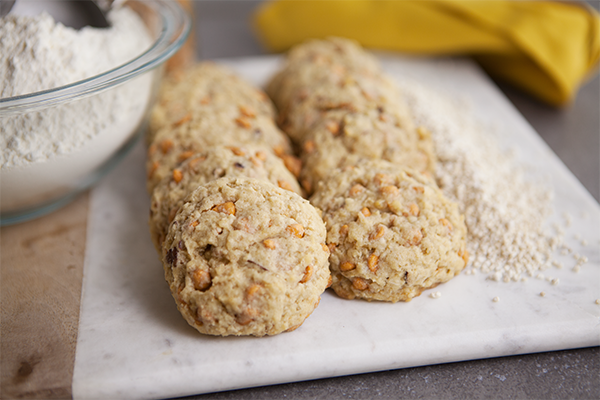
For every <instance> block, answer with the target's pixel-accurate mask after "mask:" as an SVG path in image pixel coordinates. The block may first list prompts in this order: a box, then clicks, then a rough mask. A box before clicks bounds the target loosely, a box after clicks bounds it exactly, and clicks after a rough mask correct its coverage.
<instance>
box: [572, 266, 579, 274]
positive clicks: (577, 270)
mask: <svg viewBox="0 0 600 400" xmlns="http://www.w3.org/2000/svg"><path fill="white" fill-rule="evenodd" d="M579 270H580V268H579V264H577V265H576V266H574V267H573V272H575V273H577V272H579Z"/></svg>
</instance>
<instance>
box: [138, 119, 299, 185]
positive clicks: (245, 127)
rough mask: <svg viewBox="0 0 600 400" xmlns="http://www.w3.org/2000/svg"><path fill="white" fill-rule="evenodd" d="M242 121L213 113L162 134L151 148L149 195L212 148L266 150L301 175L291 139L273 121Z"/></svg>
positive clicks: (149, 154) (149, 151)
mask: <svg viewBox="0 0 600 400" xmlns="http://www.w3.org/2000/svg"><path fill="white" fill-rule="evenodd" d="M240 118H241V116H240V113H239V111H233V112H232V111H230V112H222V113H213V114H211V115H207V116H202V117H201V118H196V117H193V118H191V119H190V120H189V121H186V122H184V123H182V124H181V125H180V126H177V127H175V128H171V127H166V128H163V129H161V130H160V131H158V133H157V134H156V136H155V138H154V139H153V142H152V144H151V145H150V146H149V148H148V156H147V161H146V167H147V171H148V184H147V188H148V192H149V193H152V191H153V189H154V187H155V186H156V185H157V184H158V183H159V182H160V181H161V180H162V179H163V178H165V177H166V176H169V175H171V174H172V172H173V169H174V168H175V167H177V166H178V165H179V164H180V163H181V162H183V161H184V160H186V159H187V158H188V157H190V156H191V155H193V154H195V153H199V152H202V151H204V150H205V149H206V148H207V147H210V146H218V145H224V146H240V145H246V144H252V145H258V146H265V147H268V148H270V149H272V150H273V152H275V154H277V155H278V156H280V157H282V158H283V160H284V162H285V163H286V165H287V166H288V167H290V168H291V169H292V170H293V171H295V173H296V174H298V173H299V164H298V160H297V159H295V158H294V157H293V156H291V155H290V154H291V152H292V149H291V145H290V142H289V139H288V138H287V136H285V134H283V132H281V131H280V130H279V129H278V128H277V126H275V123H274V122H273V120H272V119H271V118H270V117H265V116H260V115H256V116H254V117H252V118H249V117H248V118H244V119H240Z"/></svg>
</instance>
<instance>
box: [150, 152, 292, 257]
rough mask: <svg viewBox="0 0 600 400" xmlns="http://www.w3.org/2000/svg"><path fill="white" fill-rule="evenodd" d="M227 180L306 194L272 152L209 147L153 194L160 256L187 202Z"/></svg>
mask: <svg viewBox="0 0 600 400" xmlns="http://www.w3.org/2000/svg"><path fill="white" fill-rule="evenodd" d="M223 177H229V178H237V177H246V178H253V179H260V180H264V181H267V182H271V183H272V184H274V185H275V186H278V187H280V188H282V189H287V190H291V191H293V192H296V193H298V194H300V195H302V194H303V193H302V190H301V189H300V186H299V184H298V181H297V180H296V178H295V177H294V176H293V175H292V173H291V172H290V171H288V170H287V168H286V167H285V165H284V163H283V161H282V160H281V159H280V158H279V157H277V156H275V154H273V153H272V152H271V150H270V149H269V148H266V147H260V146H252V145H246V146H214V147H208V148H206V150H205V151H203V152H201V153H196V154H194V155H192V156H190V157H189V158H188V159H187V160H186V161H184V162H183V163H181V165H179V166H178V167H177V168H176V169H175V170H173V172H172V173H171V174H170V175H169V176H167V177H165V178H164V179H162V180H161V181H160V183H159V184H158V185H157V186H156V188H155V189H154V191H153V192H152V200H151V202H150V221H149V225H150V236H151V237H152V241H153V243H154V246H155V247H156V248H157V250H158V251H159V252H160V251H161V250H160V249H161V245H162V242H163V240H164V238H165V236H166V233H167V229H168V227H169V223H170V222H171V221H172V219H173V218H174V217H175V213H176V212H177V210H178V209H179V207H181V205H182V204H183V201H184V200H185V198H186V197H187V196H188V195H189V194H190V193H191V192H193V191H194V190H195V189H196V188H198V186H200V185H204V184H206V183H208V182H211V181H214V180H217V179H219V178H223Z"/></svg>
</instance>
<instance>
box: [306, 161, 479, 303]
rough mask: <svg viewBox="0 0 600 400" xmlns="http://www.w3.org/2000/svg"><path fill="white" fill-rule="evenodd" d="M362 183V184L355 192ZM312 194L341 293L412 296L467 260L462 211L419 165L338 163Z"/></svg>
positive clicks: (345, 295) (335, 285)
mask: <svg viewBox="0 0 600 400" xmlns="http://www.w3.org/2000/svg"><path fill="white" fill-rule="evenodd" d="M357 185H360V187H362V188H364V189H363V190H360V191H354V193H351V192H352V190H353V188H356V187H357ZM391 187H394V188H396V189H397V190H390V188H391ZM311 202H312V203H313V204H314V205H315V206H316V207H319V208H321V210H322V211H323V219H324V221H325V223H326V225H327V244H328V246H329V248H330V249H331V256H330V268H331V272H332V278H333V283H332V288H333V290H335V292H336V293H337V294H338V295H339V296H340V297H343V298H346V299H354V298H360V299H366V300H369V301H370V300H381V301H390V302H396V301H410V300H411V299H412V298H413V297H415V296H418V295H419V294H421V292H422V291H423V290H424V289H427V288H431V287H434V286H436V285H438V284H440V283H443V282H446V281H448V280H450V279H451V278H452V277H454V276H455V275H457V274H458V273H459V272H460V271H461V270H462V269H463V268H464V267H465V265H466V263H467V262H468V253H467V251H466V248H465V238H466V234H467V230H466V227H465V223H464V217H463V216H462V215H460V213H459V212H458V206H457V205H456V204H455V203H453V202H452V201H450V200H448V199H447V198H446V197H445V196H444V195H443V194H442V192H441V191H440V190H439V189H438V188H437V186H436V185H435V183H434V182H433V181H432V180H430V179H429V178H427V177H426V176H424V175H422V174H420V173H419V172H416V171H413V170H410V169H405V168H401V167H398V166H395V165H393V164H391V163H389V162H385V161H370V162H364V163H362V164H360V165H357V166H355V167H354V168H350V169H340V170H337V171H334V173H332V174H331V175H330V176H329V177H328V178H327V179H325V180H323V181H321V183H320V184H319V185H318V186H317V190H316V192H315V194H314V195H313V196H312V198H311ZM365 210H369V211H368V212H365Z"/></svg>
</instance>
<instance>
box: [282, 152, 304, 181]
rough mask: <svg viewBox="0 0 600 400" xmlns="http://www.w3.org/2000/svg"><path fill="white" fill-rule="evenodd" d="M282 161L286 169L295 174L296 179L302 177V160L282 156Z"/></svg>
mask: <svg viewBox="0 0 600 400" xmlns="http://www.w3.org/2000/svg"><path fill="white" fill-rule="evenodd" d="M281 159H282V160H283V163H284V164H285V166H286V168H287V169H288V170H289V171H290V172H291V173H292V174H294V176H295V177H298V176H300V170H301V169H302V161H300V159H298V158H296V157H294V156H292V155H289V154H284V155H282V156H281Z"/></svg>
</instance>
